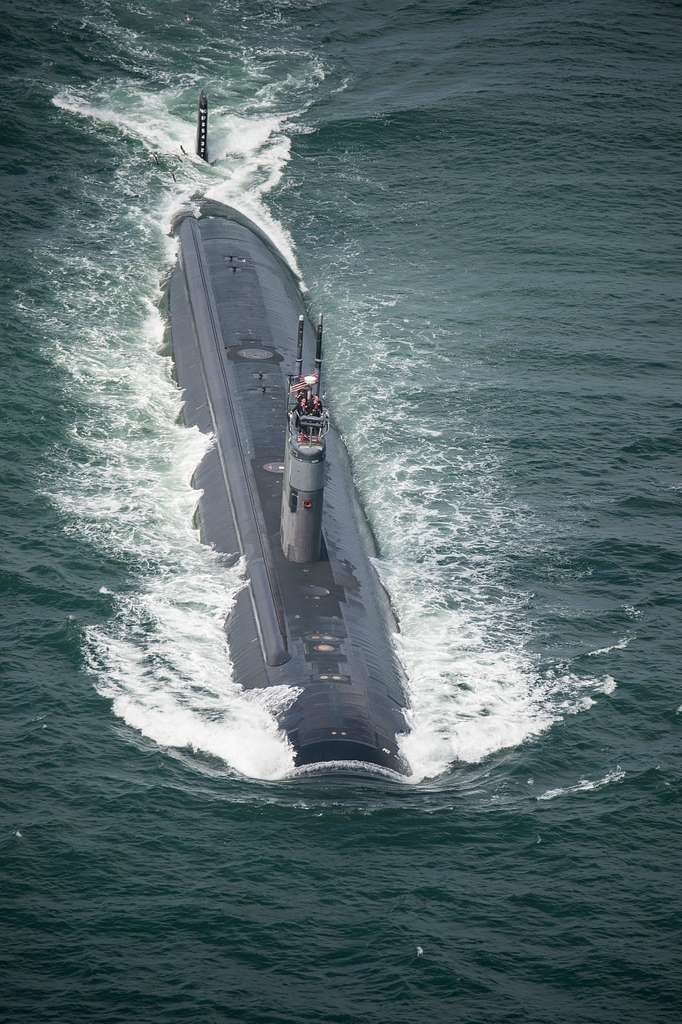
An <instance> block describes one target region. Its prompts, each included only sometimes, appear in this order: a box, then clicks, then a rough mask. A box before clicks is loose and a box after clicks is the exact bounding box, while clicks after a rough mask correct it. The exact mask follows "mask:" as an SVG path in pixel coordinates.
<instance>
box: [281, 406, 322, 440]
mask: <svg viewBox="0 0 682 1024" xmlns="http://www.w3.org/2000/svg"><path fill="white" fill-rule="evenodd" d="M328 431H329V413H327V412H323V413H321V414H320V415H319V416H310V415H307V414H305V415H303V414H301V413H300V412H299V411H298V410H297V409H292V411H291V412H290V413H289V434H290V435H291V437H292V438H293V439H294V440H295V441H298V443H299V444H317V445H321V444H323V443H324V437H325V434H327V432H328Z"/></svg>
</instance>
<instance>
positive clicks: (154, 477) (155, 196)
mask: <svg viewBox="0 0 682 1024" xmlns="http://www.w3.org/2000/svg"><path fill="white" fill-rule="evenodd" d="M179 98H180V93H179V91H178V90H175V91H173V90H164V91H162V92H156V93H147V92H145V91H144V90H141V89H139V87H138V86H137V85H136V86H135V87H132V86H130V85H129V84H128V83H120V84H119V85H118V86H116V87H115V88H113V89H112V88H107V89H100V90H98V89H97V88H93V89H91V90H87V91H85V90H84V91H76V90H65V91H63V92H62V93H60V94H59V95H58V96H56V97H55V98H54V104H55V106H57V107H58V108H60V109H61V110H63V111H64V112H65V113H68V114H70V115H75V116H77V117H79V118H82V119H84V120H85V121H86V123H87V124H88V125H90V126H92V125H94V126H95V127H96V128H97V130H101V131H103V132H104V133H105V134H106V133H111V134H110V136H109V137H110V138H111V139H112V144H114V143H115V142H116V139H118V140H119V141H118V147H119V148H118V153H119V156H120V166H119V170H118V172H117V177H116V181H115V182H114V192H113V195H112V197H111V200H112V215H111V216H112V223H111V227H110V230H111V239H112V242H115V241H120V247H119V251H118V252H113V253H112V256H111V266H110V267H107V266H99V265H97V264H96V263H91V262H89V259H88V254H87V253H82V252H71V253H65V254H63V256H62V260H63V273H64V276H65V277H66V278H69V277H70V278H71V279H72V280H73V282H75V284H72V291H71V292H69V290H68V287H66V286H65V285H64V282H62V284H61V287H60V291H61V293H62V296H63V302H64V306H65V308H69V310H70V319H71V320H72V321H73V322H76V323H78V325H79V329H80V334H78V333H74V332H73V331H65V332H63V333H62V336H61V338H60V339H59V340H57V341H56V342H55V344H54V345H53V347H52V349H51V355H52V357H53V358H54V359H55V360H56V361H57V362H59V363H60V364H61V366H62V367H63V368H64V369H65V370H66V371H68V373H69V374H70V375H71V377H72V379H73V382H74V387H75V388H77V391H78V396H79V401H80V402H81V404H82V405H83V406H84V412H83V414H82V416H80V417H79V419H78V421H77V422H76V423H75V425H74V431H73V434H74V449H75V450H76V452H78V453H81V454H80V455H79V457H77V458H76V460H75V461H73V462H71V463H66V464H65V465H61V466H60V467H59V470H58V472H57V473H56V475H55V483H54V486H53V488H52V493H53V497H54V500H55V501H57V502H58V503H59V505H60V506H61V508H62V510H63V511H64V512H65V513H66V514H67V516H68V520H69V526H68V529H70V530H73V531H76V532H78V533H79V534H81V535H83V536H85V537H86V538H87V539H88V541H90V542H91V543H93V544H94V545H96V546H97V547H98V548H99V549H100V550H102V551H103V552H105V553H107V554H108V555H110V556H111V557H114V558H116V559H121V558H123V559H125V560H126V561H127V562H130V563H131V564H132V566H133V567H134V570H135V571H136V573H137V577H138V585H137V587H135V588H133V590H132V591H124V592H122V593H118V594H112V597H113V600H114V604H115V609H116V611H115V616H114V618H113V620H109V621H107V622H104V623H103V624H100V625H97V626H93V627H91V628H89V629H88V630H87V633H86V657H87V664H88V666H89V668H90V670H91V671H92V673H93V675H94V678H95V680H96V686H97V689H98V691H99V692H100V693H101V694H102V695H103V696H105V697H107V698H108V699H110V700H111V702H112V707H113V710H114V712H115V713H116V714H117V715H118V716H119V717H120V718H121V719H123V720H124V721H125V722H126V723H127V724H128V725H129V726H130V727H131V728H134V729H136V730H138V731H139V732H141V733H143V734H144V735H145V736H148V737H149V738H150V739H152V740H153V741H154V742H155V743H158V744H160V745H162V746H168V747H174V748H182V749H190V750H192V751H195V752H197V753H201V754H207V755H210V756H212V757H216V758H219V759H220V760H221V761H223V762H225V763H226V764H227V765H229V766H230V767H231V768H232V769H233V770H235V771H237V772H240V773H242V774H244V775H248V776H252V777H258V778H264V779H274V778H282V777H284V776H286V775H288V774H290V773H291V771H292V770H293V752H292V750H291V747H290V745H289V743H288V741H287V739H286V737H285V736H284V735H283V734H282V732H281V730H280V729H279V727H278V724H277V720H278V716H279V715H280V714H281V713H282V712H283V711H284V710H285V709H286V707H287V706H289V705H290V703H291V701H292V700H293V699H295V697H296V694H297V692H298V691H297V689H296V688H295V687H275V688H269V689H263V690H255V691H250V692H245V691H243V690H241V688H240V687H238V686H236V685H235V683H234V681H233V679H232V674H231V665H230V659H229V651H228V648H227V643H226V636H225V631H224V628H223V626H224V621H225V617H226V615H227V614H228V612H229V608H230V606H231V605H232V603H233V601H234V599H235V596H236V594H237V592H238V590H239V588H240V587H241V586H243V579H242V576H241V570H240V567H239V566H237V567H235V568H234V569H231V570H229V569H226V568H225V566H224V565H223V564H222V562H221V560H220V559H219V558H218V557H217V556H216V555H215V554H214V553H213V552H211V551H210V550H209V549H207V548H206V547H205V546H204V545H202V544H201V543H200V542H199V539H198V536H197V535H196V533H195V531H194V529H193V526H192V514H193V511H194V508H195V505H196V501H197V493H196V491H194V490H192V488H191V486H190V478H191V475H192V472H193V470H194V469H195V467H196V466H197V464H198V462H199V461H200V459H201V457H202V455H203V453H204V452H205V450H206V446H207V444H209V443H210V439H208V438H206V437H203V436H202V435H201V434H199V432H198V431H197V430H187V429H185V428H184V427H182V426H179V425H177V420H178V415H179V411H180V394H179V392H178V390H177V388H176V387H175V386H174V385H173V384H172V382H171V379H170V363H169V360H168V359H166V358H163V357H161V356H159V351H160V348H161V345H162V339H163V329H164V324H163V322H162V320H161V317H160V315H159V313H158V310H157V309H156V306H155V302H156V300H157V299H158V297H159V296H158V283H159V280H160V277H161V276H162V275H163V273H164V266H163V264H165V266H166V267H168V266H169V265H170V264H171V262H172V260H173V259H174V256H175V248H176V246H175V242H174V241H173V240H172V239H168V238H167V237H166V233H167V231H168V228H169V226H170V223H171V221H172V219H173V216H174V215H175V214H176V213H177V212H178V210H180V209H181V208H182V207H187V206H191V205H192V204H193V203H194V204H195V203H196V199H195V197H196V196H197V194H203V195H204V196H206V197H209V198H213V199H217V200H220V201H222V202H226V203H228V204H229V205H231V206H233V207H236V208H237V209H239V210H241V211H242V212H244V213H245V214H246V215H247V216H249V217H251V219H252V220H254V221H255V222H256V223H257V224H258V225H259V226H260V227H261V228H262V229H263V230H264V231H265V232H266V233H267V234H268V235H269V236H270V238H271V239H272V240H273V242H274V244H275V245H277V247H278V248H279V249H280V251H281V252H282V253H283V255H284V256H285V258H286V259H288V261H289V263H290V264H291V265H292V266H293V268H294V269H295V270H296V269H297V268H296V260H295V255H294V251H293V246H292V244H291V240H290V239H289V237H288V235H287V233H286V232H285V231H284V229H283V228H282V227H281V226H280V225H279V224H278V223H277V222H276V221H275V220H274V218H272V216H271V215H270V213H269V211H268V210H267V208H266V207H265V205H264V203H263V198H264V197H265V196H266V195H267V193H268V192H269V191H270V190H271V189H273V188H274V187H275V186H276V185H277V183H278V182H279V181H280V179H281V176H282V173H283V171H284V167H285V166H286V163H287V161H288V160H289V157H290V142H289V138H288V136H287V134H286V129H285V116H284V115H282V114H281V113H273V112H272V111H270V112H266V111H265V109H264V108H265V106H266V104H264V103H259V104H258V110H257V112H256V113H254V114H252V115H248V114H246V113H244V112H239V111H236V112H235V111H234V110H233V111H230V110H228V109H226V108H225V109H221V108H220V107H219V106H217V105H216V106H214V108H213V110H212V116H211V144H212V150H213V155H214V157H215V160H216V162H215V163H214V164H213V165H210V166H209V165H207V164H205V163H204V162H203V161H200V160H198V158H196V157H194V156H193V155H192V150H193V144H194V123H193V120H192V118H193V113H194V102H195V100H196V97H195V96H193V99H192V102H191V103H190V102H188V104H187V116H186V118H185V117H178V116H177V115H176V114H174V113H173V107H174V105H176V104H177V103H178V101H179ZM121 147H125V148H121ZM181 147H182V148H184V150H185V152H186V153H187V154H188V156H186V157H183V156H182V149H181ZM151 153H154V154H156V156H157V157H158V159H159V164H158V165H157V164H156V163H155V162H152V161H150V159H149V156H150V154H151ZM179 157H180V158H179ZM171 170H172V171H173V174H174V175H175V178H176V180H175V181H173V178H172V175H171V173H170V171H171ZM140 178H142V180H141V181H139V179H140ZM138 188H139V189H140V191H141V192H144V193H145V195H139V194H138V191H137V190H138ZM116 189H118V191H116ZM117 232H118V233H119V234H120V239H116V238H115V235H116V233H117ZM130 236H132V239H131V237H130ZM131 240H132V246H133V248H130V246H131ZM145 248H146V252H145V251H144V250H145ZM140 250H142V251H141V252H140ZM83 281H85V282H89V283H90V285H91V288H86V289H83V288H82V283H83ZM83 455H84V456H85V457H84V458H83V457H82V456H83ZM100 592H101V593H107V594H110V593H111V587H110V586H107V587H102V588H101V590H100Z"/></svg>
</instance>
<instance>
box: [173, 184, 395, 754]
mask: <svg viewBox="0 0 682 1024" xmlns="http://www.w3.org/2000/svg"><path fill="white" fill-rule="evenodd" d="M174 230H175V233H176V235H177V237H178V239H179V260H178V263H177V265H176V267H175V269H174V270H173V272H172V275H171V278H170V281H169V287H168V313H169V320H170V339H171V349H172V355H173V361H174V372H175V376H176V379H177V382H178V384H179V385H180V387H181V389H182V396H183V418H184V421H185V423H186V424H187V425H188V426H197V427H198V428H199V429H200V430H201V431H202V432H204V433H208V434H212V435H213V436H214V439H215V444H214V445H213V446H211V447H210V448H209V450H208V451H207V453H206V455H205V456H204V458H203V459H202V461H201V463H200V465H199V466H198V467H197V469H196V471H195V473H194V477H193V485H194V486H195V487H196V488H197V489H198V491H199V501H198V507H197V514H196V520H197V525H198V527H199V531H200V536H201V539H202V540H203V541H204V542H205V543H206V544H208V545H210V546H211V547H213V548H214V549H215V550H216V551H218V552H220V553H223V554H225V555H226V556H229V557H231V558H235V559H236V558H241V559H243V563H242V564H243V565H244V567H245V575H246V579H247V584H246V586H244V587H243V588H242V589H241V590H240V591H239V593H238V595H237V597H236V600H235V604H234V606H233V608H232V610H231V612H230V615H229V617H228V620H227V626H226V628H227V633H228V643H229V649H230V656H231V660H232V670H233V677H234V680H235V682H237V683H238V684H240V685H241V686H243V687H244V688H245V689H252V690H260V689H264V688H268V687H277V688H279V689H277V690H276V691H275V690H273V694H272V696H273V700H274V702H275V703H278V705H279V711H278V714H277V718H278V721H279V723H280V726H281V727H282V728H283V730H284V731H285V733H286V734H287V736H288V738H289V741H290V742H291V744H292V747H293V749H294V752H295V763H296V765H297V766H301V765H312V764H320V763H329V762H345V763H346V766H347V763H348V762H354V763H355V764H356V765H357V766H358V767H360V766H361V765H366V766H380V767H381V768H385V769H391V770H393V771H396V772H399V773H400V774H405V773H406V772H407V771H408V766H407V765H406V763H405V761H404V759H403V757H402V755H401V753H400V750H399V747H398V741H397V736H399V735H400V734H401V733H404V732H405V731H406V728H407V726H406V720H405V715H404V709H405V707H406V705H407V698H406V683H405V677H404V673H403V669H402V667H401V664H400V661H399V659H398V657H397V655H396V651H395V647H394V643H393V634H394V633H395V632H397V628H398V627H397V624H396V621H395V618H394V616H393V613H392V610H391V607H390V604H389V602H388V599H387V597H386V594H385V591H384V589H383V587H382V586H381V584H380V581H379V580H378V577H377V574H376V571H375V569H374V566H373V565H372V563H371V556H372V555H374V554H375V551H374V549H373V541H372V536H371V532H370V530H369V528H368V527H367V523H366V520H365V518H364V514H363V512H362V509H361V507H360V505H359V503H358V500H357V496H356V492H355V488H354V484H353V480H352V474H351V468H350V463H349V459H348V454H347V451H346V449H345V446H344V443H343V440H342V438H341V437H340V435H339V434H338V432H337V430H336V429H335V427H334V425H333V421H332V423H331V425H330V428H329V432H328V434H327V435H326V446H325V447H326V466H325V467H324V471H325V472H324V477H325V481H324V501H323V506H322V511H321V516H322V518H321V545H320V556H319V558H317V559H315V560H314V561H307V562H296V561H291V560H289V559H287V558H286V557H285V555H284V553H283V551H282V544H281V542H280V514H281V508H282V490H283V487H285V488H286V487H287V484H286V482H285V481H284V468H285V457H284V451H285V443H286V441H287V406H288V402H289V381H288V376H287V375H288V374H293V373H294V372H295V368H296V355H297V353H296V340H295V339H296V327H297V324H298V321H299V317H301V316H303V317H304V321H303V359H304V367H312V365H313V350H314V346H315V331H314V328H313V326H312V324H311V323H310V321H309V319H308V317H307V315H306V310H305V306H304V302H303V298H302V295H301V291H300V287H299V282H298V280H297V278H296V276H295V275H294V273H293V272H292V270H291V269H290V268H289V266H288V265H287V264H286V262H285V261H284V260H283V258H282V257H281V256H280V255H279V254H278V253H277V252H276V250H275V249H274V248H273V247H272V246H271V244H270V243H269V241H268V239H267V238H266V236H264V235H263V234H262V233H261V232H260V231H259V229H258V228H257V227H256V226H255V225H253V224H252V223H250V222H249V221H248V220H247V219H246V218H244V217H243V216H241V215H240V214H237V213H236V212H235V211H232V210H230V209H229V208H224V207H221V206H220V205H219V204H215V203H213V204H205V205H204V207H203V208H202V211H201V215H200V216H199V217H198V218H195V217H194V216H193V215H187V216H185V217H183V218H181V219H180V220H179V221H178V222H176V225H175V228H174ZM294 447H295V446H294ZM291 500H292V501H293V500H295V499H294V498H293V497H292V499H291ZM311 511H312V512H314V511H315V509H311ZM271 706H272V703H271Z"/></svg>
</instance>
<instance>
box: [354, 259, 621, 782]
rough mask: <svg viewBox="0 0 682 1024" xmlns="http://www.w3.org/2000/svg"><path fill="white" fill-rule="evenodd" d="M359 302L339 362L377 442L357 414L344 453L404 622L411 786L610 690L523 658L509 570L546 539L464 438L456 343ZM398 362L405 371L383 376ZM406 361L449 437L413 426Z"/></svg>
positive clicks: (522, 612)
mask: <svg viewBox="0 0 682 1024" xmlns="http://www.w3.org/2000/svg"><path fill="white" fill-rule="evenodd" d="M352 258H353V257H352V256H351V259H352ZM399 286H400V285H399V283H396V285H395V287H396V289H398V288H399ZM362 305H363V307H364V308H363V309H362V313H361V314H359V313H358V312H357V309H354V307H359V302H358V299H357V297H351V298H350V300H349V301H348V303H347V308H346V309H345V310H344V314H345V315H344V320H345V324H344V328H343V329H344V330H346V331H347V339H346V342H345V345H346V347H347V349H348V350H350V351H353V352H354V353H355V354H356V355H355V358H353V357H351V358H349V355H348V352H346V353H344V354H343V356H342V357H341V358H342V360H344V361H347V367H348V369H347V371H346V373H345V377H346V379H345V382H344V390H345V391H347V392H348V393H349V394H353V395H357V394H362V393H363V391H364V390H365V388H366V381H367V380H371V381H372V391H373V393H374V395H375V401H374V402H373V403H371V406H372V407H373V408H374V407H377V406H378V407H380V408H381V409H382V410H383V413H382V415H383V424H382V436H381V437H380V438H378V437H377V432H376V430H375V429H374V427H373V423H372V412H371V409H369V410H367V411H365V409H364V408H363V405H362V403H360V404H359V405H357V404H356V406H355V407H354V409H353V415H352V417H348V419H347V420H346V422H344V424H343V427H344V430H345V432H346V435H347V439H348V442H349V445H350V448H351V452H353V451H355V450H358V451H360V450H361V451H362V453H363V455H362V458H361V459H360V458H358V459H356V460H355V463H354V468H355V473H356V475H357V478H358V482H359V485H360V490H361V495H362V499H363V502H364V504H365V507H366V508H367V510H368V513H369V517H370V520H371V522H372V525H373V527H374V529H375V531H376V533H377V536H378V539H379V542H380V547H381V553H382V557H381V558H380V559H379V560H377V562H376V567H377V570H378V572H379V575H380V577H381V579H382V581H383V583H384V586H385V588H386V590H387V592H388V593H389V595H390V599H391V602H392V604H393V607H394V609H395V611H396V613H397V616H398V619H399V625H400V633H399V634H398V635H397V636H396V644H397V646H398V650H399V653H400V656H401V658H402V661H403V664H404V665H405V668H406V671H407V676H408V682H409V698H410V707H409V710H408V711H407V715H406V717H407V722H408V726H409V729H408V731H406V733H405V734H404V735H403V736H402V738H401V740H400V747H401V750H402V753H403V754H404V756H405V759H406V760H407V762H408V764H409V765H410V769H411V775H410V781H411V782H414V783H416V782H420V781H422V780H424V779H428V778H434V777H436V776H438V775H441V774H442V773H444V772H446V771H447V770H448V768H449V767H451V766H452V765H453V764H456V763H457V762H465V763H478V762H481V761H483V760H484V759H485V758H487V757H489V756H490V755H492V754H494V753H496V752H498V751H501V750H504V749H506V748H512V747H516V746H519V745H520V744H522V743H524V742H526V741H528V740H530V739H532V738H533V737H536V736H538V735H540V734H541V733H543V732H545V731H546V730H547V729H549V728H550V727H551V726H552V725H554V724H555V723H558V722H560V721H561V720H562V719H563V718H564V717H565V716H566V715H573V714H576V713H579V712H583V711H587V710H589V708H591V707H592V706H593V705H594V704H595V701H596V700H597V699H599V698H600V697H603V696H608V695H610V694H611V693H613V692H614V690H615V688H616V682H615V680H613V679H612V678H611V677H610V676H591V675H585V674H581V672H579V671H577V670H576V669H575V667H574V666H572V665H571V664H566V663H561V662H553V663H549V664H547V663H546V662H545V663H544V664H543V663H542V662H541V660H540V658H539V657H538V656H537V655H536V654H534V653H531V641H532V629H531V626H530V625H529V623H528V615H527V605H528V595H526V594H524V593H521V592H516V591H515V590H514V589H513V587H511V586H510V585H509V584H508V583H507V582H506V579H505V575H504V565H505V563H508V561H509V558H510V554H514V555H515V554H516V553H517V552H519V551H521V550H523V549H524V548H525V547H528V546H529V545H532V544H533V543H535V542H536V540H537V539H538V538H539V540H540V542H542V532H543V531H542V527H541V526H540V525H539V524H538V523H536V522H535V521H534V519H533V515H532V512H531V511H530V510H529V509H527V508H524V507H522V506H521V505H520V504H519V503H517V501H516V499H515V497H514V494H513V492H512V491H511V490H510V489H509V488H508V487H506V486H505V483H504V472H503V467H502V466H501V464H500V462H499V458H500V456H499V455H498V454H497V453H496V452H495V449H494V448H493V447H492V446H490V445H487V444H486V443H485V438H484V437H480V438H479V437H477V436H475V432H474V433H472V424H471V423H470V422H469V421H468V420H467V414H466V412H464V411H462V403H461V400H460V398H459V393H458V388H459V386H460V384H459V381H457V380H452V379H449V376H448V375H449V374H450V373H451V367H450V366H449V363H450V353H451V351H452V346H453V345H454V344H455V341H454V340H453V339H452V338H440V337H438V336H436V335H435V334H434V331H433V329H432V327H431V325H430V324H429V322H428V320H425V319H420V318H418V317H404V318H403V317H402V316H401V311H400V308H399V306H398V305H397V304H396V303H395V301H394V300H393V299H392V298H391V297H390V296H382V295H378V296H376V297H375V298H373V299H372V300H371V301H367V299H365V300H364V302H363V303H362ZM387 307H389V308H390V309H391V314H390V315H389V316H387V314H386V308H387ZM368 336H369V337H371V339H372V344H371V346H368V345H367V344H366V343H365V342H364V340H363V339H365V338H366V337H368ZM396 351H397V352H400V363H399V365H395V366H394V367H392V368H391V370H392V372H386V368H387V367H391V362H392V361H393V362H394V363H395V356H394V353H395V352H396ZM368 353H370V355H369V357H368V355H367V354H368ZM427 353H428V355H426V354H427ZM406 357H407V360H408V363H407V366H408V367H409V365H415V366H422V365H424V364H425V360H426V359H427V358H428V360H429V364H428V365H429V374H430V378H431V379H433V380H437V381H439V406H440V409H441V410H442V409H443V408H447V409H448V410H453V411H452V413H450V411H449V412H448V420H447V430H443V429H438V428H439V427H440V426H442V424H441V421H440V420H439V419H438V418H437V417H436V416H434V417H433V419H428V420H427V417H426V416H423V415H422V416H419V415H415V406H416V404H417V401H418V399H419V398H420V396H421V391H419V393H417V391H416V389H421V388H422V387H423V385H421V384H420V383H416V384H414V385H410V384H409V383H408V384H406V376H405V365H406V364H405V362H404V360H405V358H406ZM335 359H336V360H337V362H338V357H336V356H335ZM439 359H441V360H442V367H441V366H439V365H438V360H439ZM410 361H412V362H411V363H410ZM407 376H408V379H409V376H410V375H409V371H408V374H407ZM410 388H412V389H413V390H414V393H411V392H410ZM439 415H441V413H440V412H439Z"/></svg>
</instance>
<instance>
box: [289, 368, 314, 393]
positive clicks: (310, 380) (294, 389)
mask: <svg viewBox="0 0 682 1024" xmlns="http://www.w3.org/2000/svg"><path fill="white" fill-rule="evenodd" d="M318 380H319V376H318V374H316V373H308V374H306V376H305V377H290V378H289V394H290V395H296V394H298V392H299V391H305V390H306V388H309V387H312V385H313V384H317V382H318Z"/></svg>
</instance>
